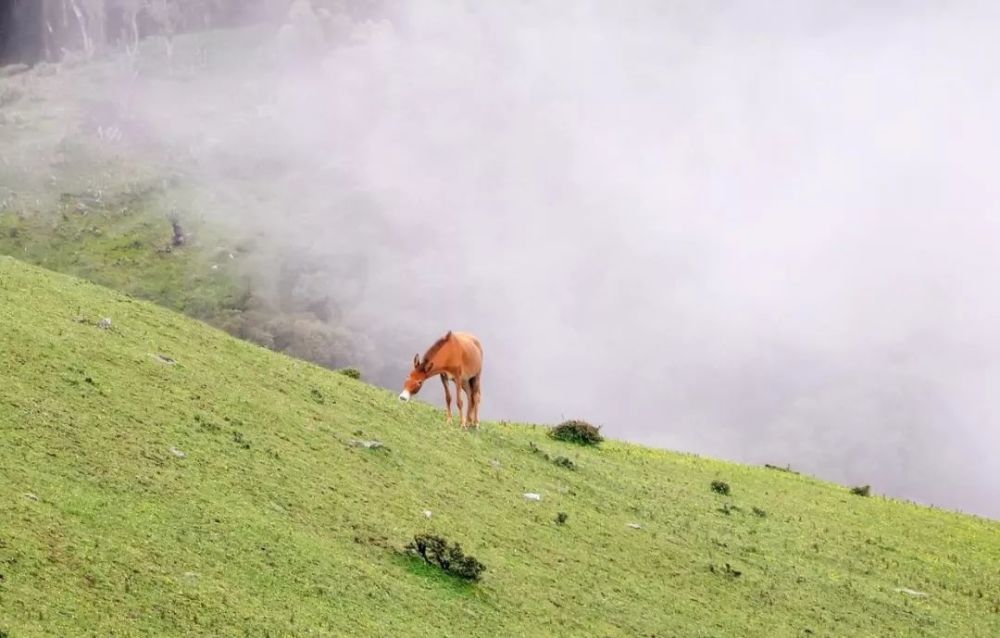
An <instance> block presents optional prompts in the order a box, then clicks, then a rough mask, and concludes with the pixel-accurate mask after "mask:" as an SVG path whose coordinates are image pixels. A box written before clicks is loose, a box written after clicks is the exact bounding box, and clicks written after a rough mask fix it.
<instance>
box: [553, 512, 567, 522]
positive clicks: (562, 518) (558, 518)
mask: <svg viewBox="0 0 1000 638" xmlns="http://www.w3.org/2000/svg"><path fill="white" fill-rule="evenodd" d="M567 520H569V514H567V513H566V512H559V513H558V514H556V524H557V525H564V524H565V523H566V521H567Z"/></svg>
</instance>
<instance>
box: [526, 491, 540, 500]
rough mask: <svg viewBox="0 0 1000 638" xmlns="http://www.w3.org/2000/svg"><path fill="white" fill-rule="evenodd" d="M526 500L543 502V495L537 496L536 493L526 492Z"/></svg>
mask: <svg viewBox="0 0 1000 638" xmlns="http://www.w3.org/2000/svg"><path fill="white" fill-rule="evenodd" d="M524 498H526V499H528V500H529V501H540V500H542V495H541V494H535V493H534V492H525V494H524Z"/></svg>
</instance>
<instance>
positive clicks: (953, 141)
mask: <svg viewBox="0 0 1000 638" xmlns="http://www.w3.org/2000/svg"><path fill="white" fill-rule="evenodd" d="M998 17H1000V6H997V5H995V3H971V2H970V3H965V2H953V3H938V2H916V1H913V2H881V3H866V2H811V3H801V2H772V3H759V2H688V3H683V2H662V1H656V2H654V1H648V2H647V1H640V0H632V1H630V2H625V3H605V2H584V1H577V2H562V1H560V2H554V1H534V2H504V3H486V2H459V1H450V0H434V1H430V0H417V1H414V2H405V3H402V2H400V3H396V4H395V5H393V6H392V7H391V8H390V9H389V10H388V12H387V13H386V14H384V15H383V16H382V18H380V19H375V20H368V19H365V20H361V19H358V20H352V19H350V18H346V17H341V18H336V19H337V20H339V22H337V24H338V25H339V26H338V29H340V31H338V33H340V35H339V36H338V38H337V40H336V46H334V47H332V48H328V49H318V50H312V51H311V52H308V53H302V54H301V55H297V54H295V52H292V51H291V49H295V48H296V47H298V48H303V47H304V43H307V42H308V41H307V39H303V38H307V37H308V34H309V33H310V26H309V24H310V20H312V17H310V16H309V15H308V12H306V14H304V15H302V16H301V17H300V19H298V21H297V24H299V26H298V27H295V29H293V30H290V29H289V28H288V27H286V28H285V30H284V31H283V32H279V30H278V28H277V26H275V28H274V29H272V30H271V32H269V35H268V36H267V37H268V38H270V39H271V42H270V44H269V45H268V46H269V47H270V48H269V49H268V51H270V52H271V53H272V54H274V55H277V56H279V57H280V56H285V57H283V58H280V59H282V60H284V61H283V62H281V64H283V65H285V66H283V67H282V68H283V69H284V71H283V72H282V73H281V74H278V75H276V76H275V75H265V74H261V75H260V77H258V78H255V79H251V80H246V78H241V81H240V83H239V90H233V88H232V87H226V88H223V87H220V86H212V85H198V84H196V83H194V84H190V85H188V86H187V87H186V88H185V91H186V92H187V94H186V95H185V96H184V100H183V103H180V102H179V101H178V98H177V94H176V93H170V92H169V91H167V90H166V89H163V88H162V87H157V88H155V90H154V89H153V88H150V87H146V90H147V93H145V94H142V95H133V96H132V99H133V100H134V103H135V104H136V105H137V106H136V108H137V109H139V110H140V111H141V110H142V108H143V105H145V109H146V111H145V112H146V114H147V115H148V116H149V121H150V125H151V126H153V127H155V128H156V130H157V131H158V133H159V134H160V135H161V136H162V137H163V138H164V139H169V140H177V141H179V140H197V142H198V143H197V144H193V145H192V147H191V148H192V149H196V147H197V148H201V149H210V150H204V152H203V153H202V154H201V155H200V156H199V160H198V163H197V164H196V165H197V166H199V167H200V168H201V170H203V175H202V178H203V179H204V180H205V181H206V183H208V184H211V183H212V180H213V179H215V178H217V177H218V178H219V187H218V189H216V192H215V193H214V194H213V196H212V197H213V199H212V201H214V202H216V203H217V202H219V201H223V200H225V198H226V197H230V196H231V197H233V198H236V197H237V196H240V197H245V196H246V195H247V193H248V192H252V193H253V194H255V200H254V201H255V202H257V204H256V205H255V206H240V207H234V206H222V205H219V206H214V205H213V204H212V202H211V201H205V202H202V209H203V210H202V212H203V214H205V215H206V216H208V217H210V218H211V217H212V216H213V215H214V216H215V218H216V219H217V220H219V221H225V222H230V223H232V222H235V223H237V224H239V225H241V226H242V227H244V228H249V229H256V230H258V231H260V232H261V233H262V234H263V235H264V236H265V237H266V238H268V239H269V240H271V241H273V242H274V243H275V245H276V246H277V245H280V246H282V247H283V248H282V250H285V251H286V254H293V255H294V254H298V253H302V254H305V253H307V252H308V253H310V254H313V255H319V258H320V259H328V260H331V261H333V260H337V259H343V258H345V256H347V257H349V258H350V259H353V260H354V261H349V263H351V264H354V266H352V270H351V271H350V274H349V276H346V277H340V278H330V279H329V280H318V281H317V280H314V281H311V282H310V286H311V287H310V288H308V289H303V290H301V291H297V294H301V295H304V296H310V295H323V294H327V293H330V294H335V295H341V296H344V295H348V296H350V298H351V304H350V307H349V308H348V310H347V312H346V314H345V315H344V316H343V317H340V318H339V320H341V321H343V322H345V324H346V325H348V326H349V327H350V330H351V331H352V332H353V333H355V334H360V335H363V337H361V340H362V341H363V343H362V344H360V345H359V346H358V351H359V352H363V353H367V354H365V355H361V357H360V358H361V359H362V362H361V363H362V365H363V366H364V365H365V362H366V361H367V359H366V358H365V357H368V358H369V359H370V360H371V361H372V362H375V361H377V362H378V363H372V364H371V365H372V368H371V369H372V370H375V372H374V373H373V375H372V376H374V377H375V380H376V381H377V382H379V383H382V384H384V385H386V386H387V387H390V389H393V390H398V389H399V388H400V387H401V385H402V381H403V379H404V378H405V376H406V374H407V372H408V371H409V366H410V362H411V361H412V358H413V354H414V353H416V352H423V351H424V350H425V349H426V348H427V347H428V346H429V345H430V344H431V343H432V342H433V341H434V340H435V339H436V338H437V337H439V336H441V335H443V334H444V333H445V332H447V331H448V330H464V331H471V332H474V333H476V334H477V335H478V336H479V337H480V339H481V341H482V343H483V345H484V350H485V357H484V359H485V361H484V371H483V380H482V387H483V402H482V408H481V413H482V416H483V418H484V419H490V420H501V419H503V420H511V421H531V422H540V423H548V424H554V423H557V422H559V421H561V420H563V419H566V418H582V419H586V420H588V421H591V422H592V423H595V424H598V425H601V426H602V427H603V431H604V432H605V433H606V434H607V435H608V436H612V437H614V438H620V439H627V440H631V441H636V442H640V443H645V444H649V445H655V446H662V447H667V448H670V449H676V450H683V451H687V452H694V453H698V454H704V455H707V456H713V457H720V458H726V459H731V460H735V461H741V462H748V463H757V464H763V463H770V464H775V465H782V466H784V465H786V464H790V465H791V466H792V468H793V469H798V470H801V471H804V472H808V473H811V474H815V475H818V476H821V477H823V478H826V479H830V480H834V481H838V482H842V483H846V484H852V485H855V484H858V485H860V484H871V485H872V487H873V489H874V491H875V492H877V493H883V494H889V495H892V496H896V497H900V498H906V499H912V500H915V501H918V502H921V503H926V504H933V505H937V506H942V507H948V508H952V509H962V510H964V511H969V512H975V513H979V514H984V515H988V516H993V517H1000V471H998V469H1000V426H998V424H1000V392H997V390H996V389H997V388H998V387H1000V358H998V355H1000V335H998V333H997V330H996V326H998V325H1000V291H998V287H997V285H996V278H997V273H1000V250H998V247H1000V244H998V241H1000V240H998V238H1000V214H998V211H996V210H995V207H996V203H997V202H998V201H1000V197H998V195H1000V180H997V179H995V177H994V171H995V167H996V166H997V165H998V160H1000V150H998V149H1000V119H998V118H997V117H996V116H995V114H996V113H998V112H1000V38H998V37H996V36H997V35H998V31H997V27H996V26H995V25H997V24H1000V23H998V22H997V20H996V19H997V18H998ZM269 59H272V60H273V59H275V58H269ZM164 91H166V92H164ZM198 92H203V93H201V94H200V95H198ZM192 93H193V94H195V95H196V96H197V97H198V98H199V99H197V100H193V99H192V97H193V96H192ZM193 104H194V105H197V106H198V108H202V109H207V108H209V107H208V106H205V105H214V106H212V108H214V109H216V110H220V109H221V110H223V111H225V109H226V108H230V107H231V108H232V109H234V111H235V110H240V112H244V111H246V109H247V107H248V105H251V106H253V112H254V116H253V118H251V119H252V120H253V121H252V122H249V123H248V121H247V120H245V119H238V118H237V119H234V120H233V122H232V123H231V124H230V125H228V126H226V127H220V126H219V125H218V120H217V119H212V118H209V117H207V116H206V117H201V116H197V117H196V116H195V112H196V109H195V106H192V105H193ZM154 116H155V117H154ZM207 122H213V124H212V130H206V127H207V126H208V124H206V123H207ZM198 144H200V146H198ZM192 153H195V150H192ZM234 157H240V158H247V157H253V158H257V159H260V160H261V161H263V160H264V159H265V158H266V160H267V161H270V162H272V163H273V164H274V166H275V172H274V175H273V176H271V177H272V178H271V179H267V180H258V182H259V183H256V184H253V185H249V186H247V188H246V189H245V192H244V191H241V192H240V193H239V194H238V195H237V194H234V193H227V192H226V191H225V187H224V186H223V183H224V181H223V180H222V179H221V176H223V175H224V174H226V170H227V165H226V164H225V162H227V161H231V160H232V158H234ZM234 210H239V211H240V212H239V213H238V214H237V213H234V212H233V211H234ZM276 220H277V221H280V224H275V221H276ZM258 267H259V268H260V270H261V273H268V272H273V270H274V264H270V263H267V260H263V261H262V262H260V263H259V264H258ZM345 289H347V290H348V291H349V293H347V292H345ZM419 398H420V399H422V400H426V401H430V402H432V403H434V404H436V405H443V393H442V392H441V389H440V385H439V384H436V383H435V384H428V385H427V386H425V388H424V390H423V392H422V393H421V394H420V395H419Z"/></svg>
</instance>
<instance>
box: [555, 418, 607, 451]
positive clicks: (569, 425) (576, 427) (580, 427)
mask: <svg viewBox="0 0 1000 638" xmlns="http://www.w3.org/2000/svg"><path fill="white" fill-rule="evenodd" d="M549 436H551V437H552V438H553V439H556V440H558V441H567V442H569V443H577V444H579V445H597V444H598V443H600V442H601V441H603V440H604V437H603V436H601V429H600V428H598V427H594V426H593V425H591V424H589V423H587V422H586V421H579V420H576V419H572V420H569V421H563V422H562V423H560V424H559V425H557V426H556V427H554V428H552V429H551V430H550V431H549Z"/></svg>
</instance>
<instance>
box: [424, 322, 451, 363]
mask: <svg viewBox="0 0 1000 638" xmlns="http://www.w3.org/2000/svg"><path fill="white" fill-rule="evenodd" d="M450 338H451V330H449V331H448V334H446V335H445V336H443V337H441V338H440V339H438V340H437V341H435V342H434V345H432V346H431V347H430V348H428V349H427V352H425V353H424V357H423V358H422V359H421V360H420V361H421V362H422V363H426V362H427V361H430V358H431V357H433V356H434V355H436V354H437V353H438V350H440V349H441V348H443V347H444V344H446V343H448V339H450Z"/></svg>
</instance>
